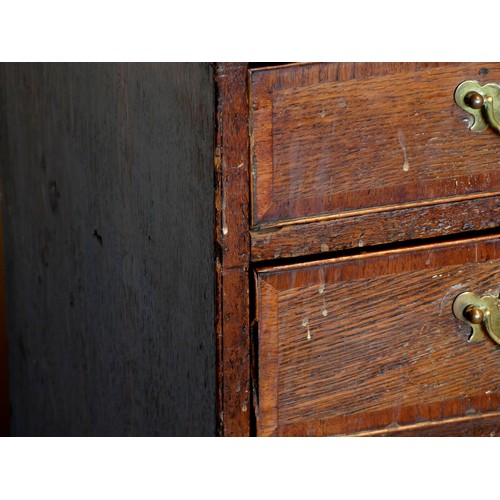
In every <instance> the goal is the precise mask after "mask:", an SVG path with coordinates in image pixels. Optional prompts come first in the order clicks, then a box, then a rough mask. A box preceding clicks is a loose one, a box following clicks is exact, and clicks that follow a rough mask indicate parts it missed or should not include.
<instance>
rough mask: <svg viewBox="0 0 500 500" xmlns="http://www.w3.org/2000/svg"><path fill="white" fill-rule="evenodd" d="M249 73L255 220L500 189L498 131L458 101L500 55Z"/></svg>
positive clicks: (493, 70) (273, 221)
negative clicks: (475, 120)
mask: <svg viewBox="0 0 500 500" xmlns="http://www.w3.org/2000/svg"><path fill="white" fill-rule="evenodd" d="M388 73H389V74H388ZM250 79H251V109H250V130H251V157H252V174H253V175H252V183H253V184H252V199H253V206H252V216H253V225H254V227H259V226H265V225H280V224H283V223H290V221H295V220H303V219H309V218H317V217H321V216H343V215H348V214H353V213H365V212H370V211H380V210H384V209H385V208H387V209H394V208H396V207H401V206H405V205H407V206H408V205H410V206H419V205H426V204H434V203H440V202H444V201H448V202H449V201H450V200H461V199H469V198H474V197H477V196H483V195H486V196H488V195H490V194H492V193H498V192H499V191H500V168H498V158H499V154H500V137H498V135H497V134H496V133H495V132H493V131H492V130H491V129H487V130H485V131H483V132H473V131H471V130H469V129H468V123H469V121H470V115H469V114H468V113H467V112H465V111H464V110H462V109H460V108H459V107H458V106H457V105H456V104H455V103H454V92H455V89H456V87H457V86H458V85H459V84H460V83H461V82H462V81H464V80H478V81H480V82H481V83H487V82H500V65H499V64H443V65H440V66H438V67H430V68H428V67H425V68H419V67H418V65H416V66H415V65H413V66H412V65H399V66H398V65H394V67H393V66H391V65H384V64H361V63H360V64H357V65H354V66H353V71H352V72H350V73H348V74H346V73H344V72H342V71H341V65H337V64H310V65H296V66H290V67H284V68H275V69H260V70H252V71H251V73H250Z"/></svg>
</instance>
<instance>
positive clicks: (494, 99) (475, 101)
mask: <svg viewBox="0 0 500 500" xmlns="http://www.w3.org/2000/svg"><path fill="white" fill-rule="evenodd" d="M455 102H456V104H457V105H458V106H459V107H460V108H462V109H463V110H465V111H467V112H468V113H470V114H471V115H472V116H473V117H474V123H473V124H472V125H470V127H469V128H470V129H471V130H474V131H481V130H484V129H485V128H486V127H487V126H488V125H489V126H490V127H491V128H492V129H493V130H495V131H496V132H498V133H499V134H500V122H499V121H498V120H497V118H496V117H497V116H498V117H500V85H497V84H496V83H487V84H486V85H482V86H481V85H480V84H479V83H478V82H476V81H475V80H467V81H465V82H462V83H461V84H460V85H459V86H458V87H457V89H456V90H455Z"/></svg>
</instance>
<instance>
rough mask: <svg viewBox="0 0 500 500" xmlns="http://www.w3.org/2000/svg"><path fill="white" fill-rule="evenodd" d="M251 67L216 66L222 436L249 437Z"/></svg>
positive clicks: (219, 373) (219, 401) (218, 318)
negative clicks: (249, 130)
mask: <svg viewBox="0 0 500 500" xmlns="http://www.w3.org/2000/svg"><path fill="white" fill-rule="evenodd" d="M247 68H248V66H247V64H243V63H223V64H218V65H217V66H216V73H215V77H216V84H217V122H216V125H217V130H216V150H215V168H216V195H215V196H216V203H215V205H216V217H215V221H216V230H215V240H216V244H217V249H218V251H217V291H216V298H217V318H216V331H217V339H218V344H217V367H218V369H217V374H218V408H217V414H218V432H219V434H220V435H224V436H247V435H249V434H250V414H251V410H252V408H251V400H250V313H249V307H250V304H249V303H250V292H249V273H248V270H249V263H250V235H249V197H250V191H249V168H248V160H249V153H248V148H249V145H248V91H247Z"/></svg>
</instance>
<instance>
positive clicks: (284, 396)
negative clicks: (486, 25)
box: [257, 237, 500, 435]
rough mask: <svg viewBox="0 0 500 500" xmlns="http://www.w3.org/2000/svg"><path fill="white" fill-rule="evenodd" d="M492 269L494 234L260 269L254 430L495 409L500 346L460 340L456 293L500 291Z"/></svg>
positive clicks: (497, 257) (331, 430)
mask: <svg viewBox="0 0 500 500" xmlns="http://www.w3.org/2000/svg"><path fill="white" fill-rule="evenodd" d="M499 275H500V239H498V238H496V237H483V238H476V239H470V240H464V241H459V242H455V243H442V244H435V245H425V246H422V247H414V248H408V249H401V250H393V251H385V252H378V253H371V254H365V255H360V256H358V257H345V258H337V259H331V260H326V261H317V262H313V263H310V264H296V265H290V266H282V267H279V266H278V267H273V268H263V269H260V270H257V291H258V292H257V293H258V297H257V298H258V313H257V317H258V323H259V333H258V340H259V408H258V415H259V419H258V425H257V431H258V434H259V435H336V434H351V433H357V432H361V431H367V430H376V429H385V430H387V432H390V431H392V430H393V428H398V429H399V428H400V427H403V426H409V425H414V424H417V423H421V424H423V423H432V422H436V421H443V420H446V419H452V418H459V417H472V416H477V415H478V414H481V413H485V414H486V415H487V414H488V412H496V411H497V410H499V409H500V357H499V356H498V353H499V346H498V345H496V344H495V343H494V342H493V341H491V340H490V339H488V340H487V341H483V342H478V343H468V342H467V339H468V337H469V334H470V328H469V327H467V326H466V325H464V324H460V322H458V321H457V320H456V318H455V317H454V315H453V313H452V303H453V300H454V298H455V297H456V296H457V295H458V294H460V293H461V292H463V291H475V293H478V294H484V293H498V291H499V290H500V282H499V281H498V276H499ZM496 418H498V414H496ZM423 427H425V426H423ZM452 427H453V426H452ZM465 427H466V428H467V426H465ZM468 428H470V429H472V427H470V426H469V427H468ZM490 428H491V427H488V429H490ZM455 430H456V427H455ZM418 431H419V429H418V428H414V429H413V431H412V433H413V434H414V435H416V434H418ZM471 432H472V431H471Z"/></svg>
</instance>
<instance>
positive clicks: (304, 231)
mask: <svg viewBox="0 0 500 500" xmlns="http://www.w3.org/2000/svg"><path fill="white" fill-rule="evenodd" d="M451 214H452V215H451ZM499 220H500V197H499V196H487V193H481V194H480V195H479V197H478V198H475V199H472V200H466V201H457V202H453V203H442V204H441V203H439V204H432V205H430V206H423V207H413V208H401V207H397V206H395V207H393V208H392V210H385V209H384V210H383V211H381V212H376V213H365V214H358V215H352V216H350V217H338V218H325V219H324V220H322V219H317V220H311V221H308V222H302V223H295V224H287V225H283V226H279V227H271V228H268V229H265V230H254V231H251V238H252V260H254V261H259V260H271V259H276V258H288V257H299V256H300V257H302V256H307V255H316V254H321V253H328V252H337V251H339V250H346V249H351V248H363V247H368V246H374V245H381V244H385V243H395V242H404V241H408V240H417V239H425V238H435V237H439V236H445V235H452V234H458V233H462V232H469V231H473V230H475V231H477V230H483V229H492V228H495V227H497V225H498V221H499Z"/></svg>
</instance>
